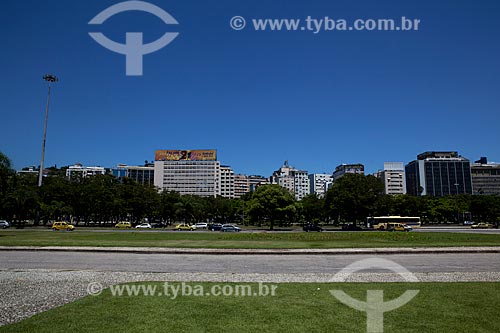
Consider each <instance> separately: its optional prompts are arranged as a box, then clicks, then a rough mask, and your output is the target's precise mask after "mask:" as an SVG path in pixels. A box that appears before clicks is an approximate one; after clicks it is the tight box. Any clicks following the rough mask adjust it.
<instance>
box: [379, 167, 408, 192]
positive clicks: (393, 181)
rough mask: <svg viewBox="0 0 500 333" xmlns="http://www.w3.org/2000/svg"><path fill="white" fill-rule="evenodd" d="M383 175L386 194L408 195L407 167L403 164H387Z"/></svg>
mask: <svg viewBox="0 0 500 333" xmlns="http://www.w3.org/2000/svg"><path fill="white" fill-rule="evenodd" d="M382 175H383V178H382V179H383V180H384V186H385V191H384V193H385V194H406V181H405V166H404V163H403V162H385V163H384V171H383V173H382Z"/></svg>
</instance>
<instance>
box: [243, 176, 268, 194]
mask: <svg viewBox="0 0 500 333" xmlns="http://www.w3.org/2000/svg"><path fill="white" fill-rule="evenodd" d="M267 184H269V180H268V179H267V178H265V177H262V176H255V175H252V176H247V175H241V174H239V175H234V197H235V198H241V197H242V196H244V195H245V194H247V193H249V192H254V191H255V190H256V189H257V187H259V186H261V185H267Z"/></svg>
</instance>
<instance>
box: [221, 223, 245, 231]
mask: <svg viewBox="0 0 500 333" xmlns="http://www.w3.org/2000/svg"><path fill="white" fill-rule="evenodd" d="M220 231H222V232H240V231H241V229H240V228H238V227H237V226H234V225H232V224H223V225H222V227H221V229H220Z"/></svg>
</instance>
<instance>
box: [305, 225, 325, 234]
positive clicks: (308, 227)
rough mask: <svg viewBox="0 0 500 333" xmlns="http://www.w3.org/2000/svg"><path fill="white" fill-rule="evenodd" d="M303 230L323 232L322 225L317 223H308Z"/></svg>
mask: <svg viewBox="0 0 500 333" xmlns="http://www.w3.org/2000/svg"><path fill="white" fill-rule="evenodd" d="M302 230H304V231H305V232H309V231H317V232H321V231H323V228H321V226H319V225H317V224H306V225H304V227H303V228H302Z"/></svg>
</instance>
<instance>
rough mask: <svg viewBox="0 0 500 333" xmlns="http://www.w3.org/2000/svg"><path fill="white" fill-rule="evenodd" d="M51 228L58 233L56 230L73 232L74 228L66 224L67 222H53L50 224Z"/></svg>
mask: <svg viewBox="0 0 500 333" xmlns="http://www.w3.org/2000/svg"><path fill="white" fill-rule="evenodd" d="M51 228H52V230H54V231H58V230H66V231H73V230H75V226H73V225H71V224H68V223H67V222H54V223H52V227H51Z"/></svg>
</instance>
